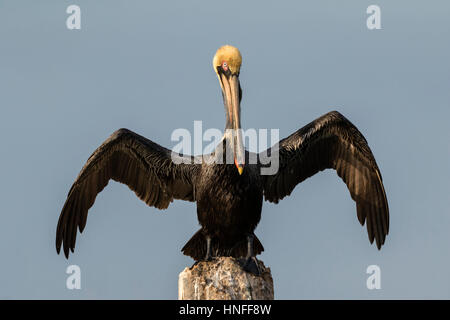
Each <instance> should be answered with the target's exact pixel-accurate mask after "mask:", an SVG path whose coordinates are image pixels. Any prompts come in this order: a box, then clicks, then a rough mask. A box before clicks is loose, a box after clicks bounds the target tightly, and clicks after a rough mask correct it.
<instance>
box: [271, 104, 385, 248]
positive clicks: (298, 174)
mask: <svg viewBox="0 0 450 320" xmlns="http://www.w3.org/2000/svg"><path fill="white" fill-rule="evenodd" d="M271 149H272V150H271V152H272V153H273V151H274V150H278V152H279V170H278V172H277V173H276V174H274V175H268V176H264V179H265V186H264V195H265V199H266V200H268V201H271V202H275V203H277V202H278V201H279V200H280V199H283V198H284V197H285V196H287V195H289V194H290V193H291V192H292V190H293V189H294V188H295V186H296V185H297V184H299V183H300V182H302V181H303V180H305V179H307V178H309V177H311V176H312V175H314V174H316V173H317V172H319V171H322V170H324V169H327V168H332V169H335V170H336V172H337V174H338V175H339V177H341V178H342V180H343V181H344V182H345V183H346V185H347V187H348V190H349V191H350V195H351V197H352V199H353V200H355V202H356V211H357V216H358V220H359V222H360V223H361V225H364V222H366V223H367V232H368V235H369V240H370V242H371V243H372V242H373V241H374V239H375V240H376V244H377V247H378V248H380V247H381V246H382V245H383V244H384V241H385V238H386V235H387V234H388V231H389V208H388V202H387V199H386V193H385V191H384V186H383V182H382V178H381V173H380V170H379V169H378V166H377V164H376V161H375V158H374V156H373V154H372V152H371V150H370V148H369V146H368V144H367V141H366V139H365V138H364V137H363V135H362V134H361V133H360V132H359V131H358V129H357V128H356V127H355V126H354V125H353V124H352V123H351V122H350V121H348V120H347V119H346V118H345V117H344V116H343V115H341V114H340V113H339V112H337V111H333V112H330V113H327V114H325V115H323V116H322V117H320V118H318V119H316V120H314V121H313V122H311V123H309V124H308V125H306V126H305V127H303V128H301V129H300V130H298V131H296V132H295V133H293V134H292V135H290V136H289V137H287V138H285V139H283V140H281V141H280V142H279V143H278V145H275V146H274V147H272V148H271Z"/></svg>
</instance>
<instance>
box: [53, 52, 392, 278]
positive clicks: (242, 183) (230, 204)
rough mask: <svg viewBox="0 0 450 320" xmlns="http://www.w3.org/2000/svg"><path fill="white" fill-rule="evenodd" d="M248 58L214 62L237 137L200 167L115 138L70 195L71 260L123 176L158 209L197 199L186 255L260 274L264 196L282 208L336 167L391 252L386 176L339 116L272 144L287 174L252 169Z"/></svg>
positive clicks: (120, 134)
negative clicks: (234, 262) (225, 158)
mask: <svg viewBox="0 0 450 320" xmlns="http://www.w3.org/2000/svg"><path fill="white" fill-rule="evenodd" d="M241 62H242V58H241V54H240V52H239V50H238V49H237V48H235V47H232V46H228V45H227V46H223V47H221V48H219V49H218V50H217V53H216V55H215V56H214V59H213V67H214V71H215V72H216V74H217V76H218V78H219V83H220V86H221V88H222V96H223V101H224V105H225V114H226V129H231V130H232V131H233V132H237V133H236V134H231V135H229V134H228V133H226V134H225V135H224V137H223V140H222V141H221V143H219V144H218V146H217V147H216V149H215V151H214V152H213V153H212V154H211V155H207V156H205V157H204V158H203V157H201V158H200V161H198V160H199V158H198V157H197V158H196V157H186V156H183V155H176V154H174V153H173V152H171V151H170V150H168V149H166V148H164V147H162V146H160V145H158V144H156V143H154V142H152V141H150V140H148V139H146V138H144V137H142V136H140V135H138V134H136V133H134V132H132V131H130V130H127V129H119V130H117V131H116V132H114V133H113V134H112V135H111V136H110V137H109V138H108V139H107V140H106V141H105V142H104V143H103V144H102V145H101V146H100V147H98V148H97V150H95V151H94V153H93V154H92V155H91V156H90V157H89V159H88V160H87V163H86V164H85V165H84V167H83V169H82V170H81V172H80V173H79V175H78V177H77V179H76V180H75V182H74V183H73V185H72V188H71V189H70V191H69V194H68V196H67V200H66V202H65V204H64V207H63V209H62V211H61V215H60V217H59V221H58V226H57V231H56V249H57V252H58V253H59V252H60V249H61V246H63V247H64V253H65V256H66V257H67V258H68V256H69V250H71V251H72V252H73V250H74V248H75V240H76V236H77V228H78V229H79V231H80V233H81V232H83V229H84V227H85V226H86V220H87V216H88V210H89V208H90V207H91V206H92V205H93V203H94V201H95V198H96V196H97V194H98V193H99V192H101V191H102V190H103V188H104V187H105V186H106V185H107V184H108V181H109V180H110V179H113V180H115V181H118V182H121V183H124V184H126V185H128V187H129V188H130V189H131V190H133V191H134V192H135V193H136V195H137V196H138V197H139V198H140V199H141V200H143V201H144V202H145V203H147V204H148V205H149V206H153V207H156V208H158V209H166V208H167V207H168V206H169V204H170V203H171V202H172V201H173V200H174V199H181V200H187V201H195V202H196V203H197V216H198V220H199V222H200V225H201V229H200V230H199V231H198V232H197V233H196V234H195V235H194V236H193V237H192V238H191V239H190V240H189V241H188V243H187V244H186V245H185V246H184V247H183V249H182V251H183V253H184V254H185V255H188V256H191V257H192V258H194V259H195V260H196V261H199V260H202V259H205V260H210V259H211V258H212V257H213V256H233V257H237V258H242V259H241V260H240V261H242V263H243V267H244V269H245V270H248V271H251V272H254V273H258V272H259V269H258V265H257V260H256V258H255V256H256V255H257V254H259V253H261V252H262V251H263V250H264V249H263V246H262V245H261V242H260V241H259V240H258V238H256V236H255V235H254V233H253V232H254V230H255V228H256V226H257V224H258V222H259V220H260V218H261V208H262V201H263V197H264V199H265V200H267V201H270V202H275V203H277V202H278V201H279V200H281V199H283V198H284V197H285V196H287V195H289V194H290V193H291V192H292V190H293V189H294V188H295V186H296V185H297V184H299V183H300V182H302V181H303V180H305V179H307V178H309V177H311V176H313V175H314V174H316V173H317V172H319V171H322V170H324V169H327V168H330V169H335V170H336V172H337V174H338V175H339V176H340V177H341V178H342V180H343V181H344V182H345V183H346V185H347V187H348V190H349V191H350V195H351V197H352V199H353V200H354V201H355V202H356V212H357V217H358V220H359V222H360V223H361V225H364V223H366V225H367V232H368V235H369V240H370V243H373V241H374V239H375V241H376V245H377V247H378V249H380V248H381V246H382V245H383V244H384V241H385V238H386V235H387V234H388V230H389V209H388V203H387V199H386V194H385V191H384V187H383V182H382V178H381V173H380V170H379V169H378V166H377V163H376V161H375V158H374V156H373V154H372V152H371V150H370V148H369V146H368V144H367V141H366V139H365V138H364V137H363V135H362V134H361V133H360V132H359V130H358V129H357V128H356V127H355V126H354V125H353V124H352V123H351V122H350V121H349V120H347V119H346V118H345V117H344V116H343V115H341V114H340V113H339V112H336V111H333V112H330V113H327V114H325V115H323V116H321V117H320V118H318V119H316V120H314V121H313V122H311V123H309V124H307V125H306V126H304V127H303V128H301V129H300V130H298V131H296V132H294V133H293V134H291V135H290V136H288V137H287V138H285V139H283V140H281V141H279V143H278V144H276V145H275V146H273V147H272V148H270V149H269V150H268V151H269V154H270V152H275V151H277V152H278V161H279V167H278V170H277V171H276V172H274V173H273V174H270V175H263V174H261V169H262V168H263V167H264V165H263V164H262V163H261V161H256V162H255V163H250V161H249V160H248V159H249V158H250V157H251V156H252V155H255V154H251V153H249V152H247V151H246V150H245V149H244V147H243V143H242V137H241V136H239V132H240V130H239V129H240V128H241V123H240V101H241V98H242V90H241V87H240V83H239V72H240V67H241ZM226 132H228V131H226ZM230 148H231V149H230ZM227 150H231V154H232V156H233V158H234V159H233V160H234V161H232V162H231V163H227V162H225V163H222V164H221V163H218V162H215V161H205V159H208V157H209V159H211V158H212V157H216V155H218V154H221V152H222V154H224V153H223V152H225V153H226V151H227ZM260 156H261V154H259V155H257V157H256V158H257V159H260ZM180 159H182V160H183V161H178V160H180ZM175 160H177V161H175ZM186 160H187V161H186ZM233 162H234V163H233Z"/></svg>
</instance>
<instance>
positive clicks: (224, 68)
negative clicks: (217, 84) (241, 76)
mask: <svg viewBox="0 0 450 320" xmlns="http://www.w3.org/2000/svg"><path fill="white" fill-rule="evenodd" d="M222 69H223V70H224V71H227V70H228V64H227V63H226V62H225V61H224V62H223V63H222Z"/></svg>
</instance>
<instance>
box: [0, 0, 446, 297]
mask: <svg viewBox="0 0 450 320" xmlns="http://www.w3.org/2000/svg"><path fill="white" fill-rule="evenodd" d="M70 4H77V5H79V6H80V7H81V12H82V17H81V19H82V22H81V28H82V29H81V30H68V29H67V28H66V24H65V20H66V18H67V16H68V15H67V14H66V12H65V11H66V8H67V6H69V5H70ZM371 4H377V5H379V6H380V7H381V25H382V29H381V30H368V29H367V27H366V18H367V16H368V15H367V14H366V8H367V7H368V6H369V5H371ZM449 16H450V4H449V3H448V1H432V2H431V3H429V2H428V3H427V2H426V1H415V2H414V3H413V2H412V1H406V0H403V1H400V0H398V1H376V2H373V1H356V0H354V1H339V2H338V1H331V0H328V1H312V0H309V1H302V2H300V1H246V2H243V1H234V0H231V1H227V2H218V1H206V0H205V1H181V0H180V1H173V0H171V1H164V2H163V1H143V0H142V1H127V2H124V1H111V0H109V1H106V0H98V1H86V0H79V1H76V2H72V1H65V0H64V1H31V0H30V1H17V0H15V1H12V0H0V108H1V117H0V141H1V150H2V151H1V157H0V159H1V160H0V164H1V165H0V177H1V179H0V194H1V195H2V197H1V198H2V200H1V201H0V218H1V222H0V298H3V299H5V298H6V299H54V298H56V299H176V298H177V278H178V273H179V272H181V271H182V270H183V269H184V268H185V267H187V266H190V265H191V264H192V263H193V261H192V259H191V258H189V257H185V256H183V255H182V254H181V252H180V250H181V248H182V247H183V245H184V244H185V243H186V242H187V241H188V240H189V238H190V237H191V236H192V235H193V234H194V233H195V232H196V231H197V229H198V228H199V225H198V222H197V217H196V207H195V204H193V203H183V202H174V203H173V204H172V205H171V206H170V207H169V208H168V209H167V210H165V211H159V210H157V209H155V208H150V207H147V206H146V205H145V204H144V203H143V202H141V201H140V200H138V198H137V197H136V196H135V194H134V193H133V192H131V191H130V190H129V189H128V188H127V187H126V186H124V185H120V184H118V183H115V182H111V183H110V184H109V185H108V187H107V188H106V189H105V190H104V191H103V192H102V193H101V194H100V195H99V196H98V197H97V200H96V202H95V205H94V206H93V207H92V208H91V210H90V213H89V218H88V223H87V227H86V229H85V231H84V233H83V234H82V235H81V236H79V237H78V242H77V248H76V252H75V254H73V255H72V256H71V257H70V259H69V261H67V260H66V259H65V258H64V257H63V256H62V255H59V256H58V255H57V254H56V251H55V247H54V238H55V230H56V223H57V219H58V216H59V213H60V210H61V208H62V206H63V204H64V201H65V199H66V195H67V192H68V191H69V188H70V186H71V184H72V182H73V181H74V179H75V178H76V176H77V174H78V172H79V170H80V169H81V168H82V166H83V165H84V163H85V161H86V160H87V158H88V157H89V155H90V154H91V153H92V152H93V151H94V150H95V148H96V147H97V146H99V145H100V144H101V143H102V142H103V141H104V140H105V139H106V138H107V137H108V136H109V135H110V134H111V133H112V132H113V131H114V130H116V129H118V128H121V127H126V128H129V129H131V130H133V131H135V132H137V133H139V134H141V135H144V136H146V137H148V138H150V139H152V140H153V141H155V142H158V143H160V144H161V145H163V146H166V147H173V146H174V145H175V143H174V142H172V141H171V140H170V137H171V133H172V131H173V130H175V129H177V128H187V129H190V130H191V129H192V128H193V122H194V121H195V120H202V121H203V126H204V128H219V129H222V128H223V127H224V111H223V106H222V100H221V95H220V89H219V84H218V81H217V78H216V76H215V74H214V72H213V70H212V66H211V61H212V57H213V55H214V53H215V51H216V50H217V48H218V47H220V46H221V45H223V44H232V45H235V46H237V47H238V48H239V49H240V51H241V53H242V56H243V65H242V69H241V84H242V87H243V92H244V96H243V100H242V124H243V127H244V128H246V129H248V128H279V129H280V136H281V137H284V136H286V135H288V134H290V133H292V132H293V131H295V130H297V129H298V128H300V127H302V126H303V125H305V124H307V123H308V122H310V121H311V120H313V119H315V118H317V117H319V116H320V115H322V114H324V113H326V112H328V111H331V110H338V111H340V112H341V113H343V114H344V115H345V116H346V117H347V118H348V119H350V120H351V121H352V122H353V123H354V124H355V125H356V126H357V127H358V128H359V129H360V131H361V132H362V133H363V134H364V135H365V137H366V138H367V140H368V142H369V145H370V147H371V148H372V151H373V153H374V154H375V157H376V159H377V162H378V165H379V167H380V169H381V172H382V175H383V179H384V184H385V189H386V192H387V196H388V200H389V205H390V213H391V228H390V234H389V236H388V238H387V240H386V245H385V246H384V247H383V248H382V250H381V251H378V250H377V249H376V247H375V246H374V245H370V244H369V241H368V237H367V233H366V230H365V227H364V228H362V227H361V226H360V225H359V223H358V221H357V218H356V209H355V204H354V202H353V201H352V200H351V198H350V195H349V193H348V191H347V189H346V186H345V184H344V183H343V182H342V181H341V180H340V179H339V178H338V177H337V175H336V174H335V172H334V171H331V170H328V171H325V172H322V173H320V174H318V175H316V176H314V177H313V178H311V179H308V180H307V181H305V182H304V183H302V184H301V185H299V186H297V188H296V189H295V190H294V192H293V193H292V195H291V196H290V197H288V198H286V199H284V200H283V201H281V202H280V204H278V205H274V204H269V203H265V204H264V207H263V212H262V220H261V223H260V224H259V226H258V228H257V229H256V235H257V236H258V237H259V238H260V239H261V241H262V243H263V245H264V246H265V249H266V251H265V252H264V253H263V254H262V255H261V256H260V259H261V260H263V261H264V263H265V264H266V265H268V266H270V268H271V270H272V274H273V278H274V283H275V297H276V298H278V299H350V298H352V299H399V298H401V299H416V298H425V299H428V298H433V299H449V298H450V274H449V272H448V270H449V269H450V250H449V244H450V232H449V229H450V214H449V207H450V197H449V196H448V192H449V190H450V170H449V168H448V166H449V163H450V148H449V146H450V140H449V137H450V127H449V125H448V119H450V90H449V84H450V60H449V57H450V42H449V41H448V40H449V39H450V24H449V23H448V17H449ZM71 264H76V265H78V266H80V268H81V272H82V288H81V290H68V289H66V285H65V283H66V278H67V276H68V275H67V274H66V273H65V271H66V268H67V266H69V265H71ZM373 264H376V265H378V266H379V267H380V268H381V287H382V288H381V289H380V290H368V289H367V288H366V279H367V277H368V275H367V274H366V268H367V267H368V266H369V265H373Z"/></svg>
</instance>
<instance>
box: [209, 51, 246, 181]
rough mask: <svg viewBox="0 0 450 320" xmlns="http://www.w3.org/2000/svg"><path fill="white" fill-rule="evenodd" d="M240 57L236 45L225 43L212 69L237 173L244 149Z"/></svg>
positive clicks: (215, 58)
mask: <svg viewBox="0 0 450 320" xmlns="http://www.w3.org/2000/svg"><path fill="white" fill-rule="evenodd" d="M241 63H242V57H241V53H240V52H239V50H238V49H237V48H236V47H233V46H230V45H225V46H223V47H220V48H219V49H218V50H217V52H216V54H215V56H214V59H213V67H214V71H215V72H216V74H217V77H218V78H219V83H220V87H221V88H222V96H223V103H224V105H225V114H226V127H225V129H226V130H227V132H231V133H232V139H231V140H232V145H233V152H234V164H235V165H236V168H237V169H238V172H239V174H242V172H243V171H244V163H245V150H244V144H243V141H242V130H241V106H240V103H241V98H242V90H241V86H240V84H239V72H240V70H241ZM230 129H231V130H230Z"/></svg>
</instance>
